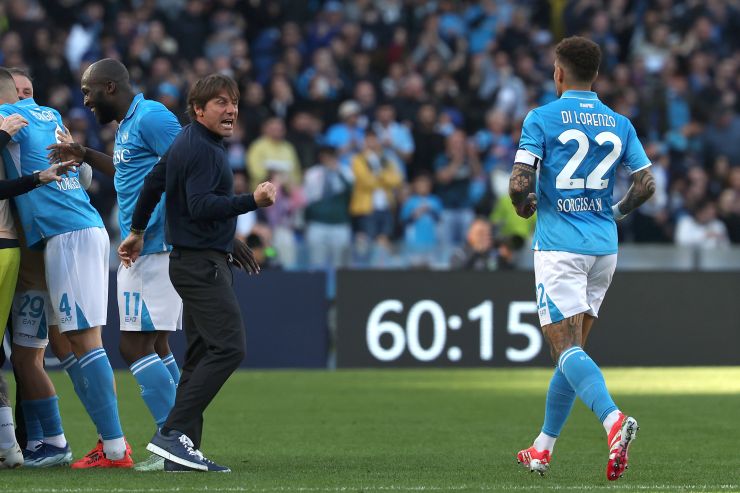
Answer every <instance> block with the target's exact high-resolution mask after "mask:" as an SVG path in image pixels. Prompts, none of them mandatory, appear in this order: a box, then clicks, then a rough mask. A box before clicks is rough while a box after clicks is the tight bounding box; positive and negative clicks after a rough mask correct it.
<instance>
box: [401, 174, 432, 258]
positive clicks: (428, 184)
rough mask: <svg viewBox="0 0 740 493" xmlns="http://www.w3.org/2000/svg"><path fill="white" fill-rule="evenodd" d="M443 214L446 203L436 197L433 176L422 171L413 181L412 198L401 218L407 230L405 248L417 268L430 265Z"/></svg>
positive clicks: (407, 201) (405, 230)
mask: <svg viewBox="0 0 740 493" xmlns="http://www.w3.org/2000/svg"><path fill="white" fill-rule="evenodd" d="M441 214H442V202H441V201H440V200H439V197H436V196H434V195H432V176H431V174H430V173H428V172H420V173H419V174H417V175H416V177H414V179H413V181H412V182H411V195H410V196H409V197H408V198H407V199H406V202H404V204H403V206H402V207H401V213H400V216H399V218H400V220H401V224H402V225H403V227H404V246H405V247H406V251H407V253H408V254H409V258H410V259H411V263H412V264H413V265H422V264H429V263H430V261H431V254H432V253H433V252H434V249H435V248H436V247H437V246H438V244H439V237H438V233H437V229H438V228H437V225H438V223H439V219H440V216H441Z"/></svg>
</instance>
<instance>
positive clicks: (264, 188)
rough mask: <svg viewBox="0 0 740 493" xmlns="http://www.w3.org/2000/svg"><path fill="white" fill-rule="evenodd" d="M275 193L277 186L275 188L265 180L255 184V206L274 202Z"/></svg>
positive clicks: (264, 205)
mask: <svg viewBox="0 0 740 493" xmlns="http://www.w3.org/2000/svg"><path fill="white" fill-rule="evenodd" d="M276 194H277V188H275V185H273V184H272V183H270V182H269V181H266V182H264V183H260V184H259V185H257V188H256V189H255V191H254V201H255V202H256V203H257V207H270V206H271V205H272V204H274V203H275V195H276Z"/></svg>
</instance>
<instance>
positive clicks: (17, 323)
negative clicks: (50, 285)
mask: <svg viewBox="0 0 740 493" xmlns="http://www.w3.org/2000/svg"><path fill="white" fill-rule="evenodd" d="M50 309H51V302H50V301H49V293H48V292H46V291H37V290H29V291H16V293H15V295H14V296H13V344H18V345H19V346H23V347H29V348H39V349H43V348H45V347H46V346H47V345H48V344H49V324H48V323H47V321H48V320H49V311H50Z"/></svg>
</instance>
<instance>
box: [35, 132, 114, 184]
mask: <svg viewBox="0 0 740 493" xmlns="http://www.w3.org/2000/svg"><path fill="white" fill-rule="evenodd" d="M64 130H66V131H67V133H66V134H65V132H62V131H60V130H57V138H58V139H59V141H60V142H59V143H58V144H52V145H50V146H48V147H47V148H46V149H47V150H48V151H49V154H48V156H47V157H48V158H49V162H50V163H55V162H60V161H72V160H73V161H76V162H78V163H82V162H83V161H84V162H86V163H88V164H89V165H90V166H92V167H93V168H95V169H97V170H98V171H102V172H103V173H105V174H106V175H108V176H113V175H115V174H116V168H115V166H113V158H112V157H110V156H109V155H107V154H104V153H102V152H98V151H96V150H94V149H90V148H89V147H84V146H82V145H80V144H78V143H77V142H74V141H73V140H72V136H71V135H70V134H69V130H67V129H66V128H65V129H64Z"/></svg>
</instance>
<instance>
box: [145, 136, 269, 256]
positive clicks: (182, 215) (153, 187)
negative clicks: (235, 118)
mask: <svg viewBox="0 0 740 493" xmlns="http://www.w3.org/2000/svg"><path fill="white" fill-rule="evenodd" d="M163 192H166V196H165V209H166V211H165V217H166V221H167V242H168V243H170V244H171V245H172V246H173V247H181V248H190V249H197V250H206V249H212V250H218V251H221V252H227V253H231V252H232V250H233V246H232V245H233V241H234V233H235V232H236V217H237V216H238V215H240V214H244V213H245V212H249V211H253V210H255V209H256V208H257V204H256V202H255V201H254V196H253V195H252V194H244V195H234V180H233V175H232V171H231V168H230V167H229V163H228V161H227V159H226V149H225V147H224V144H223V138H222V137H221V136H220V135H218V134H215V133H213V132H211V131H210V130H208V129H207V128H206V127H205V126H203V125H202V124H200V123H198V122H193V123H191V124H190V125H187V126H185V127H184V128H183V129H182V131H181V132H180V133H179V134H178V136H177V137H175V140H174V141H173V142H172V145H171V146H170V148H169V150H168V151H167V152H166V153H165V155H164V156H163V157H162V158H161V159H160V160H159V162H158V163H157V164H156V165H155V166H154V168H152V170H151V171H150V172H149V174H148V175H147V176H146V178H145V179H144V186H143V187H142V189H141V193H140V194H139V199H138V200H137V202H136V208H135V209H134V215H133V217H132V218H131V227H132V228H133V229H138V230H144V229H146V225H147V224H148V223H149V218H150V217H151V215H152V211H154V208H155V207H156V206H157V203H159V200H160V198H161V197H162V193H163Z"/></svg>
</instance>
